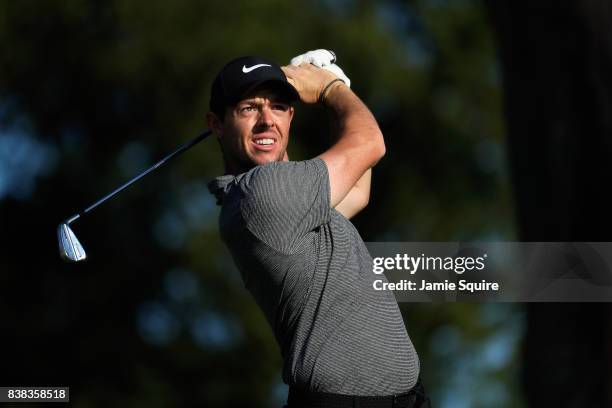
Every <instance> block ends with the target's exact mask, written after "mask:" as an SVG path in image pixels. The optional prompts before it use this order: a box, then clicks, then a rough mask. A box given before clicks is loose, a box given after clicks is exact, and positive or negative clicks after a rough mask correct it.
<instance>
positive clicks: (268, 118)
mask: <svg viewBox="0 0 612 408" xmlns="http://www.w3.org/2000/svg"><path fill="white" fill-rule="evenodd" d="M259 123H260V124H261V125H265V126H266V127H271V126H273V125H274V120H273V117H272V111H271V110H270V108H268V107H266V106H264V107H263V108H261V110H260V111H259Z"/></svg>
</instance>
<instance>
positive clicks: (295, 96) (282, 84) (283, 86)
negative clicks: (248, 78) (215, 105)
mask: <svg viewBox="0 0 612 408" xmlns="http://www.w3.org/2000/svg"><path fill="white" fill-rule="evenodd" d="M264 84H266V85H267V84H270V85H272V86H276V87H277V89H280V90H282V92H284V93H285V95H286V96H287V97H288V99H289V102H293V101H297V100H299V99H300V94H299V93H298V91H297V90H296V89H295V88H294V87H293V85H291V84H290V83H289V82H287V81H283V80H281V79H262V80H261V81H255V82H254V83H252V84H249V86H248V87H247V88H246V89H244V90H243V91H242V92H240V95H239V96H238V97H237V100H234V101H233V102H234V103H236V102H238V101H240V99H241V98H243V97H244V96H245V95H248V94H249V93H251V92H253V91H254V90H255V89H257V88H259V87H261V86H263V85H264Z"/></svg>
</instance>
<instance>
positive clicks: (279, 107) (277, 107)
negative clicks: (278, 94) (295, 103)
mask: <svg viewBox="0 0 612 408" xmlns="http://www.w3.org/2000/svg"><path fill="white" fill-rule="evenodd" d="M272 109H275V110H280V111H283V112H284V111H286V110H287V109H289V105H285V104H284V103H276V104H274V105H272Z"/></svg>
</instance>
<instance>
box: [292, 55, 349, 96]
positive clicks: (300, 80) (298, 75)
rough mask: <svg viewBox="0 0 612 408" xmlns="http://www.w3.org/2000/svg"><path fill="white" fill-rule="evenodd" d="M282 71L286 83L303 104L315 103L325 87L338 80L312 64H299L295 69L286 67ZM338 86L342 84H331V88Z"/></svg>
mask: <svg viewBox="0 0 612 408" xmlns="http://www.w3.org/2000/svg"><path fill="white" fill-rule="evenodd" d="M282 70H283V71H284V72H285V75H286V76H287V81H289V83H290V84H291V85H293V87H294V88H295V89H296V90H297V91H298V93H299V94H300V99H301V100H302V102H304V103H317V102H318V101H319V97H320V96H321V92H323V90H324V89H325V87H326V86H327V85H328V84H329V83H330V82H331V81H333V80H334V79H337V78H338V77H337V76H336V75H335V74H333V73H332V72H331V71H328V70H325V69H321V68H317V67H315V66H314V65H312V64H301V65H298V66H297V67H296V66H293V65H287V66H284V67H282ZM339 85H342V82H340V81H338V82H337V83H334V84H332V88H333V87H335V86H339ZM327 91H328V92H329V91H331V89H328V90H327Z"/></svg>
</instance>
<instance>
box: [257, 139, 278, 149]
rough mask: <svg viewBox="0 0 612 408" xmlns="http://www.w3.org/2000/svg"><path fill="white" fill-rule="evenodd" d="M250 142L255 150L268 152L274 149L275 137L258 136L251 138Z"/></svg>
mask: <svg viewBox="0 0 612 408" xmlns="http://www.w3.org/2000/svg"><path fill="white" fill-rule="evenodd" d="M252 143H253V146H254V147H255V149H256V150H259V151H262V152H269V151H270V150H272V149H274V146H275V145H276V139H274V138H271V137H258V138H254V139H252Z"/></svg>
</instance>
